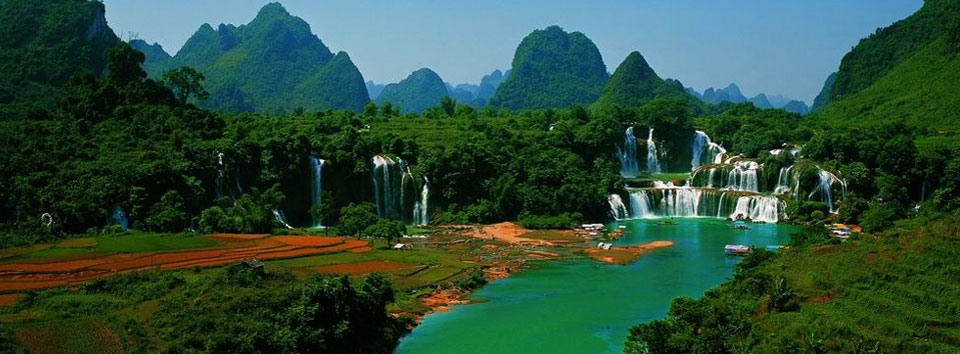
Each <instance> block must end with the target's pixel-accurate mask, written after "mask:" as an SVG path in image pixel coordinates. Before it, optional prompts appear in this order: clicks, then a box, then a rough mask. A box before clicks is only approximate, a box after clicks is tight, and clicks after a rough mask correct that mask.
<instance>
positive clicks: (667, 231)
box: [396, 219, 795, 353]
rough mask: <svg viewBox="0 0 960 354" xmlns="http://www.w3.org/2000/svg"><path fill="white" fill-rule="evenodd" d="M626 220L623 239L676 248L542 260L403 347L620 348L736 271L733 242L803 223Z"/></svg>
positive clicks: (760, 239)
mask: <svg viewBox="0 0 960 354" xmlns="http://www.w3.org/2000/svg"><path fill="white" fill-rule="evenodd" d="M675 220H676V221H677V222H678V223H679V224H678V225H658V224H657V221H656V220H629V221H621V222H620V225H626V226H627V229H626V233H625V234H624V237H623V238H621V239H620V240H619V241H617V242H616V243H617V244H620V245H632V244H641V243H646V242H649V241H653V240H671V241H673V242H674V243H676V244H675V245H674V246H673V247H670V248H666V249H660V250H656V251H653V252H650V253H648V254H646V255H644V256H643V257H642V258H640V259H639V260H637V261H636V262H634V263H632V264H630V265H626V266H615V265H606V264H601V263H599V262H596V261H594V260H588V259H576V260H562V261H544V262H536V263H535V264H533V265H531V267H530V268H529V269H527V270H525V271H523V272H520V273H517V274H514V275H511V276H510V277H509V278H506V279H501V280H498V281H495V282H493V283H490V284H487V285H486V286H484V287H483V288H482V289H480V290H479V291H477V292H476V293H475V294H474V295H473V296H474V297H476V298H482V299H484V300H485V301H483V302H480V303H475V304H470V305H463V306H457V307H455V308H454V309H453V310H451V311H448V312H440V313H433V314H430V315H427V316H426V317H425V318H424V319H423V322H422V323H421V324H420V325H419V326H417V327H416V328H415V329H414V330H413V332H411V333H410V334H408V335H407V336H405V337H404V338H403V339H402V340H401V342H400V346H399V347H398V348H397V350H396V352H397V353H616V352H620V351H621V350H622V349H623V342H624V339H625V338H626V335H627V331H628V329H629V328H630V327H631V326H633V325H635V324H637V323H640V322H647V321H650V320H654V319H658V318H662V317H663V316H664V315H665V314H666V312H667V308H668V307H669V305H670V301H671V300H672V299H673V298H675V297H677V296H692V297H699V296H701V295H702V294H703V293H704V292H705V291H706V290H708V289H710V288H712V287H714V286H716V285H717V284H719V283H721V282H723V281H724V280H725V279H726V278H727V277H729V276H730V275H731V274H732V273H733V266H734V265H735V264H736V262H737V261H738V259H737V258H736V257H731V256H726V255H724V254H723V246H724V245H726V244H744V245H756V246H761V247H762V246H766V245H776V244H784V243H786V242H787V240H788V238H789V234H790V233H791V232H795V229H794V228H792V227H789V226H778V225H772V224H753V225H750V227H751V228H750V229H749V230H741V231H737V230H733V229H731V228H730V227H729V222H726V221H723V220H717V219H675Z"/></svg>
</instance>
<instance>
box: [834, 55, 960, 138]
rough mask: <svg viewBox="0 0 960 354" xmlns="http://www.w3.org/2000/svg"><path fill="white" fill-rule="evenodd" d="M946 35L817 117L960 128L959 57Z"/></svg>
mask: <svg viewBox="0 0 960 354" xmlns="http://www.w3.org/2000/svg"><path fill="white" fill-rule="evenodd" d="M950 46H951V44H949V43H948V39H947V38H946V36H943V37H941V38H940V39H939V40H937V41H935V42H933V43H931V44H929V45H927V46H926V47H924V48H923V49H921V50H919V51H917V52H916V53H914V54H913V55H911V56H910V57H908V58H906V59H904V60H903V61H902V62H900V63H898V64H897V65H895V66H894V67H893V68H892V69H890V70H889V72H887V73H886V74H885V75H884V76H883V77H881V78H880V79H878V80H877V82H876V83H874V84H873V85H871V86H870V87H867V88H866V89H863V90H862V91H860V92H858V93H855V94H852V95H849V96H846V97H844V98H843V99H840V100H837V101H834V102H831V103H829V104H827V105H826V106H824V107H823V108H821V109H820V110H818V111H817V112H816V113H815V114H816V117H817V118H819V119H822V120H823V121H824V123H825V124H828V125H831V126H849V125H876V124H880V123H883V122H889V121H892V120H898V119H904V120H905V121H906V122H907V123H908V124H909V125H911V126H914V127H920V128H930V129H932V130H935V131H949V132H956V131H960V99H958V97H960V84H958V83H960V57H958V56H957V52H956V51H955V50H951V49H950Z"/></svg>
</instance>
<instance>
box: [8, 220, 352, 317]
mask: <svg viewBox="0 0 960 354" xmlns="http://www.w3.org/2000/svg"><path fill="white" fill-rule="evenodd" d="M219 236H220V235H211V237H219ZM254 236H258V235H238V237H236V238H234V239H230V241H228V242H226V243H225V244H224V245H222V246H220V247H219V248H204V249H195V250H182V251H170V252H156V253H128V254H113V255H102V254H100V255H85V256H84V257H83V258H81V259H77V258H76V257H72V258H71V257H64V258H59V259H45V260H31V261H26V262H20V263H10V264H3V265H0V293H16V292H21V291H26V290H35V289H44V288H51V287H57V286H64V285H69V284H75V283H79V282H83V281H87V280H91V279H95V278H99V277H105V276H109V275H112V274H115V273H117V272H126V271H134V270H140V269H145V268H154V267H158V268H160V269H183V268H193V267H212V266H222V265H227V264H230V263H234V262H237V261H241V260H244V259H249V258H257V259H260V260H269V259H281V258H296V257H304V256H312V255H319V254H329V253H337V252H343V251H350V252H369V251H371V249H370V247H369V245H368V244H367V242H366V241H360V240H345V239H342V238H335V237H307V236H278V237H273V238H269V239H257V238H254ZM15 295H16V294H10V296H15ZM0 303H2V300H0Z"/></svg>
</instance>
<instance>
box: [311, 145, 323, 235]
mask: <svg viewBox="0 0 960 354" xmlns="http://www.w3.org/2000/svg"><path fill="white" fill-rule="evenodd" d="M324 163H326V160H324V159H319V158H316V157H313V156H310V202H311V203H313V204H312V205H315V206H316V205H320V204H321V203H322V202H323V164H324ZM322 221H323V220H320V218H318V217H316V216H313V226H314V227H321V226H323V223H322Z"/></svg>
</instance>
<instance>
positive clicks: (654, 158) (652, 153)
mask: <svg viewBox="0 0 960 354" xmlns="http://www.w3.org/2000/svg"><path fill="white" fill-rule="evenodd" d="M647 171H649V172H650V173H660V159H659V157H658V154H657V144H656V143H654V142H653V128H650V132H649V133H648V135H647Z"/></svg>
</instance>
